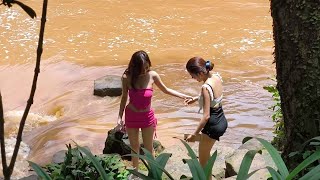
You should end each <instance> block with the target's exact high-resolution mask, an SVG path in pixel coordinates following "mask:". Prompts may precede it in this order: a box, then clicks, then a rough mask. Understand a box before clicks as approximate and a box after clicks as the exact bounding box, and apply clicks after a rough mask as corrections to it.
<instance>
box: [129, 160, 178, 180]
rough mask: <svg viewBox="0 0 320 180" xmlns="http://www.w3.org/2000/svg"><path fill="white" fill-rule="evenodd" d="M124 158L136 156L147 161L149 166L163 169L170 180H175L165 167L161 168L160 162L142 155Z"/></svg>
mask: <svg viewBox="0 0 320 180" xmlns="http://www.w3.org/2000/svg"><path fill="white" fill-rule="evenodd" d="M124 156H135V157H138V158H140V159H143V160H146V161H147V162H148V163H149V164H153V165H155V167H156V168H159V169H161V170H162V171H163V172H164V173H165V174H166V175H167V176H168V178H169V179H171V180H173V179H174V178H173V177H172V176H171V175H170V174H169V173H168V171H166V170H165V169H164V168H163V167H161V166H160V165H159V164H158V162H156V161H155V160H153V159H150V158H148V157H147V156H143V155H140V154H127V155H124Z"/></svg>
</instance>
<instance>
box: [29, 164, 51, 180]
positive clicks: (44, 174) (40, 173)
mask: <svg viewBox="0 0 320 180" xmlns="http://www.w3.org/2000/svg"><path fill="white" fill-rule="evenodd" d="M28 162H29V164H30V166H31V167H32V169H33V170H34V171H35V172H36V173H37V175H38V176H39V177H41V178H43V179H44V180H51V177H50V176H49V175H48V174H47V172H46V171H44V170H43V169H42V168H41V167H40V166H39V165H37V164H36V163H34V162H31V161H28Z"/></svg>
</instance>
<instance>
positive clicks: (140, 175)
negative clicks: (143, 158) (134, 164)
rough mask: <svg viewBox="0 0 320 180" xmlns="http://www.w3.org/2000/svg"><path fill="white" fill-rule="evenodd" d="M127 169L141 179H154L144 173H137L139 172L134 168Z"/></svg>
mask: <svg viewBox="0 0 320 180" xmlns="http://www.w3.org/2000/svg"><path fill="white" fill-rule="evenodd" d="M128 171H129V172H130V173H131V174H133V175H136V176H138V177H139V178H141V179H143V180H154V179H152V178H151V177H148V176H146V175H144V174H142V173H139V172H138V171H136V170H133V169H128Z"/></svg>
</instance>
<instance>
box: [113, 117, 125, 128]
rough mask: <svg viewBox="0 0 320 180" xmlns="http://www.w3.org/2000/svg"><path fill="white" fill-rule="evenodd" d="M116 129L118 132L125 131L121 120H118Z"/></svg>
mask: <svg viewBox="0 0 320 180" xmlns="http://www.w3.org/2000/svg"><path fill="white" fill-rule="evenodd" d="M114 129H115V130H116V131H124V123H123V120H122V119H121V118H119V119H118V122H117V126H116V127H115V128H114Z"/></svg>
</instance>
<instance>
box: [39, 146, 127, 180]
mask: <svg viewBox="0 0 320 180" xmlns="http://www.w3.org/2000/svg"><path fill="white" fill-rule="evenodd" d="M67 148H68V151H67V152H66V156H65V160H64V162H63V163H60V164H49V165H47V166H46V167H45V169H46V171H47V172H48V176H50V177H51V178H52V179H53V180H64V179H103V180H110V179H117V180H118V179H119V180H121V179H123V180H124V179H127V177H128V175H129V171H127V170H126V169H125V165H124V164H123V163H122V161H121V157H120V156H119V155H114V154H110V155H101V156H95V155H92V153H91V152H90V150H88V149H86V148H83V147H81V146H78V145H77V147H76V148H71V145H70V144H69V145H67ZM33 169H34V170H35V171H36V173H37V174H38V175H39V176H40V175H41V174H43V173H44V172H43V171H41V170H39V167H37V169H36V168H34V167H33ZM40 169H41V168H40ZM41 177H42V176H41Z"/></svg>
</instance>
